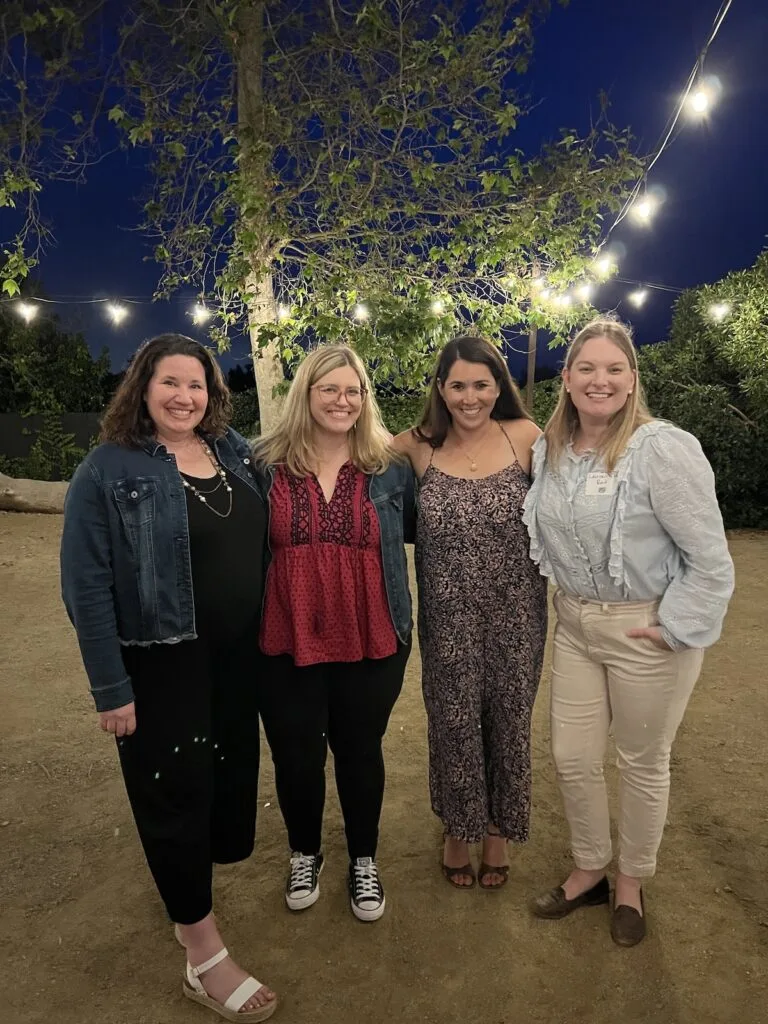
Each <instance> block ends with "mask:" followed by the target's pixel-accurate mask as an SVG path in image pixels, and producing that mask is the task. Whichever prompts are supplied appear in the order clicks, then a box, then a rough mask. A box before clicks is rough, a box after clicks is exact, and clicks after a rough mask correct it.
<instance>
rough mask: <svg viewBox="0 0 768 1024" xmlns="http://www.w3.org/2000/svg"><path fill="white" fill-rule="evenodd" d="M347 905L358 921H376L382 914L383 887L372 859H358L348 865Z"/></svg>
mask: <svg viewBox="0 0 768 1024" xmlns="http://www.w3.org/2000/svg"><path fill="white" fill-rule="evenodd" d="M349 905H350V907H351V908H352V913H353V914H354V915H355V917H356V918H357V919H358V920H360V921H378V919H379V918H380V917H381V915H382V914H383V913H384V907H385V905H386V900H385V899H384V886H383V885H382V884H381V879H380V878H379V869H378V868H377V867H376V862H375V861H374V860H373V858H372V857H358V858H357V860H355V861H353V862H352V863H351V864H350V865H349Z"/></svg>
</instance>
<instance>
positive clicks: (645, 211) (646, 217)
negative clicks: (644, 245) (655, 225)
mask: <svg viewBox="0 0 768 1024" xmlns="http://www.w3.org/2000/svg"><path fill="white" fill-rule="evenodd" d="M658 208H659V202H658V200H657V199H656V198H655V197H654V196H651V195H644V196H643V197H642V199H636V200H635V201H634V203H633V204H632V206H631V207H630V210H629V212H630V215H631V217H632V219H633V220H634V221H635V223H637V224H643V225H647V224H650V223H651V219H652V218H653V215H654V214H655V213H656V211H657V210H658Z"/></svg>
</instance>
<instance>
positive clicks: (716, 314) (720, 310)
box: [708, 302, 731, 323]
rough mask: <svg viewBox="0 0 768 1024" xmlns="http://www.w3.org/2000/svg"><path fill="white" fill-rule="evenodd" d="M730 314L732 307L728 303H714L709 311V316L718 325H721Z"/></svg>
mask: <svg viewBox="0 0 768 1024" xmlns="http://www.w3.org/2000/svg"><path fill="white" fill-rule="evenodd" d="M730 312H731V307H730V305H729V303H727V302H713V303H712V305H711V306H710V307H709V310H708V313H709V315H710V316H711V317H712V319H713V320H714V321H715V322H716V323H720V321H721V320H725V318H726V317H727V316H728V314H729V313H730Z"/></svg>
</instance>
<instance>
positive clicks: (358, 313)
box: [352, 302, 370, 320]
mask: <svg viewBox="0 0 768 1024" xmlns="http://www.w3.org/2000/svg"><path fill="white" fill-rule="evenodd" d="M352 316H353V317H354V318H355V320H367V319H368V317H369V316H370V313H369V312H368V307H367V306H364V305H363V304H362V302H358V304H357V305H356V306H355V308H354V309H353V310H352Z"/></svg>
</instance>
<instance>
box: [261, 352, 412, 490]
mask: <svg viewBox="0 0 768 1024" xmlns="http://www.w3.org/2000/svg"><path fill="white" fill-rule="evenodd" d="M342 366H350V367H351V368H352V369H353V370H354V371H355V373H356V374H357V377H358V380H359V381H360V387H361V388H362V391H363V404H362V408H361V410H360V415H359V417H358V419H357V422H356V423H355V426H354V429H352V430H351V431H350V432H349V453H350V457H351V459H352V462H353V463H354V464H355V466H357V468H358V469H359V470H361V471H362V472H363V473H382V472H383V471H384V470H385V469H387V467H388V466H389V465H390V463H392V462H393V461H399V456H398V455H397V454H396V453H395V451H394V450H393V448H392V447H391V445H390V436H389V431H388V430H387V429H386V428H385V426H384V424H383V423H382V420H381V413H380V412H379V406H378V404H377V402H376V397H375V395H374V394H373V387H372V386H371V381H370V379H369V377H368V374H367V372H366V369H365V366H364V364H363V362H362V360H361V359H360V357H359V356H358V355H357V353H356V352H353V351H352V349H351V348H348V347H347V346H346V345H320V346H319V347H318V348H316V349H315V350H314V351H313V352H310V353H309V355H308V356H306V357H305V358H304V360H303V361H302V362H301V363H300V364H299V368H298V370H297V371H296V376H295V377H294V378H293V383H292V384H291V389H290V391H289V392H288V395H287V396H286V399H285V402H284V403H283V407H282V409H281V412H280V419H279V421H278V424H277V426H276V427H275V429H274V430H273V431H272V432H271V433H269V434H267V435H266V436H265V437H263V438H260V439H259V440H258V441H257V442H256V444H255V445H254V457H255V459H256V460H257V462H260V463H262V464H263V465H268V466H276V465H281V464H282V465H284V466H286V468H287V469H288V471H289V472H290V473H292V474H293V475H294V476H307V475H309V474H310V473H315V472H317V468H318V465H317V454H316V452H315V448H314V444H313V440H312V437H313V425H314V420H313V419H312V414H311V412H310V408H309V391H310V388H311V387H312V385H313V384H316V383H317V381H319V380H320V379H321V378H322V377H325V375H326V374H328V373H331V372H333V370H338V369H340V367H342Z"/></svg>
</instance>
